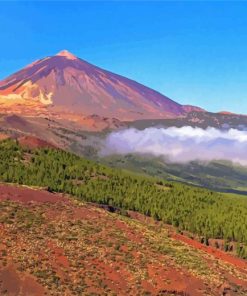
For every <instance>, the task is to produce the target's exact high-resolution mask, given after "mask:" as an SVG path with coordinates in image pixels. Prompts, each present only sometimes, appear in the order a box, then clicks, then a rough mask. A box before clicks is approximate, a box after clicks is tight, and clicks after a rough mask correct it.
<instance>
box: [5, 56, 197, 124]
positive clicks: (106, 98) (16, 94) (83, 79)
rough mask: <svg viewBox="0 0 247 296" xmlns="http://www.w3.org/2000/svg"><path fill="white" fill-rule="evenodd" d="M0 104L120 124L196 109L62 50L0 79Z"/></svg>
mask: <svg viewBox="0 0 247 296" xmlns="http://www.w3.org/2000/svg"><path fill="white" fill-rule="evenodd" d="M0 103H1V107H0V108H1V110H4V111H6V112H17V113H22V114H23V113H28V114H29V113H31V114H32V113H41V114H42V113H47V112H54V113H56V114H60V115H62V114H68V113H71V114H74V115H76V114H80V115H84V116H88V115H92V114H97V115H99V116H106V117H109V118H118V119H120V120H136V119H159V118H174V117H181V116H184V115H185V114H186V113H187V112H189V111H193V110H198V111H200V110H201V109H200V108H197V107H193V106H183V105H180V104H178V103H176V102H174V101H173V100H171V99H169V98H168V97H166V96H164V95H162V94H160V93H158V92H156V91H154V90H152V89H150V88H148V87H146V86H144V85H141V84H139V83H137V82H135V81H133V80H130V79H128V78H125V77H122V76H120V75H117V74H114V73H111V72H109V71H106V70H103V69H101V68H98V67H96V66H94V65H92V64H89V63H87V62H86V61H84V60H82V59H80V58H78V57H76V56H74V55H73V54H71V53H70V52H68V51H66V50H64V51H61V52H59V53H58V54H57V55H55V56H51V57H46V58H43V59H41V60H38V61H35V62H33V63H32V64H30V65H28V66H27V67H25V68H24V69H22V70H20V71H19V72H17V73H15V74H13V75H11V76H9V77H8V78H6V79H5V80H3V81H1V82H0Z"/></svg>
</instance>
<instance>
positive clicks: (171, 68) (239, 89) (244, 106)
mask: <svg viewBox="0 0 247 296" xmlns="http://www.w3.org/2000/svg"><path fill="white" fill-rule="evenodd" d="M246 15H247V2H244V1H243V2H236V1H234V2H229V1H226V2H224V1H219V2H214V1H209V2H201V1H200V2H197V1H192V2H186V1H181V2H175V1H171V2H167V1H161V2H157V1H150V2H147V1H145V2H142V1H136V2H131V1H125V2H120V1H112V2H103V1H98V2H85V1H76V2H72V1H70V2H66V1H62V2H59V1H54V2H50V1H44V2H41V1H28V2H20V1H19V2H14V1H11V2H1V3H0V28H1V34H0V38H1V43H0V44H1V46H0V79H2V78H4V77H6V76H8V75H9V74H11V73H13V72H14V71H16V70H18V69H20V68H22V67H23V66H25V65H26V64H28V63H30V62H32V61H33V60H36V59H39V58H42V57H44V56H47V55H53V54H56V53H57V52H58V51H60V50H62V49H68V50H69V51H71V52H72V53H74V54H75V55H77V56H79V57H81V58H82V59H85V60H87V61H89V62H91V63H93V64H96V65H98V66H100V67H103V68H105V69H108V70H110V71H113V72H115V73H118V74H121V75H124V76H127V77H129V78H132V79H134V80H136V81H138V82H140V83H143V84H145V85H147V86H149V87H152V88H154V89H156V90H158V91H160V92H161V93H163V94H165V95H167V96H169V97H170V98H172V99H174V100H176V101H178V102H179V103H183V104H193V105H198V106H201V107H203V108H206V109H207V110H209V111H220V110H228V111H232V112H238V113H246V114H247V17H246Z"/></svg>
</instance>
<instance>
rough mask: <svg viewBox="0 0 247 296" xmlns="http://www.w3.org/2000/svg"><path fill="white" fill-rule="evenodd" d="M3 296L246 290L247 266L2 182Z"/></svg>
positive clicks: (123, 219) (135, 218)
mask: <svg viewBox="0 0 247 296" xmlns="http://www.w3.org/2000/svg"><path fill="white" fill-rule="evenodd" d="M0 208H1V211H0V222H1V224H0V225H1V227H0V235H1V237H2V240H1V243H0V252H1V256H0V294H1V295H26V296H31V295H39V296H42V295H170V296H171V295H174V296H175V295H181V296H185V295H186V296H206V295H210V296H214V295H215V296H218V295H233V296H235V295H236V296H237V295H239V296H240V295H246V293H247V277H246V272H247V263H246V262H245V261H243V260H240V259H236V258H234V257H232V256H230V255H227V254H225V253H223V252H220V251H215V250H213V249H211V248H210V247H206V246H205V247H201V246H200V244H199V246H198V245H197V244H196V242H195V241H193V240H189V239H186V237H184V236H182V235H178V234H176V232H175V230H173V228H171V227H168V226H166V225H164V224H162V223H160V222H156V221H154V220H153V219H151V218H147V217H145V216H142V215H139V214H137V213H135V212H128V215H127V216H126V215H125V216H123V215H119V214H117V213H111V212H108V211H105V210H104V209H101V208H99V207H98V206H96V205H93V204H88V203H85V202H81V201H78V200H75V199H74V198H70V197H68V196H64V195H61V194H52V193H49V192H46V191H41V190H37V189H35V190H34V189H31V188H26V187H16V186H10V185H3V184H2V185H0Z"/></svg>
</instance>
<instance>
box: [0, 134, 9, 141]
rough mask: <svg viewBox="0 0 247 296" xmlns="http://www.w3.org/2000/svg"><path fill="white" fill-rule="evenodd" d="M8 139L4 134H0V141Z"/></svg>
mask: <svg viewBox="0 0 247 296" xmlns="http://www.w3.org/2000/svg"><path fill="white" fill-rule="evenodd" d="M8 138H9V136H8V135H6V134H1V133H0V141H3V140H6V139H8Z"/></svg>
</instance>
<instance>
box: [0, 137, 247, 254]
mask: <svg viewBox="0 0 247 296" xmlns="http://www.w3.org/2000/svg"><path fill="white" fill-rule="evenodd" d="M0 180H1V181H4V182H11V183H18V184H25V185H31V186H39V187H45V188H47V190H49V191H54V192H63V193H68V194H71V195H73V196H75V197H77V198H79V199H82V200H84V201H89V202H96V203H100V204H108V205H110V206H114V207H118V208H120V209H122V210H135V211H138V212H140V213H142V214H145V215H147V216H151V217H153V218H155V219H157V220H161V221H163V222H165V223H168V224H171V225H173V226H176V227H177V228H178V229H179V230H180V231H189V232H191V233H193V234H194V235H195V236H196V237H197V239H198V240H199V241H203V242H205V243H208V239H209V238H214V239H221V240H224V248H225V249H229V250H231V251H232V252H233V253H235V254H236V255H238V256H240V257H242V258H247V231H246V229H247V224H246V223H247V199H246V198H245V197H240V196H239V197H236V196H233V197H231V196H229V197H226V196H225V195H222V194H219V193H216V192H213V191H209V190H206V189H202V188H198V187H193V186H188V185H183V184H180V183H175V182H167V181H164V180H161V179H158V178H151V177H145V176H141V175H136V174H133V173H130V172H128V171H121V170H116V169H111V168H109V167H106V166H102V165H100V164H98V163H95V162H93V161H89V160H86V159H83V158H80V157H78V156H76V155H73V154H70V153H68V152H65V151H62V150H59V149H51V148H41V149H34V150H30V148H28V147H26V146H25V147H21V146H20V145H19V144H18V143H15V141H13V140H5V141H3V142H1V144H0Z"/></svg>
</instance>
